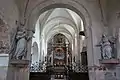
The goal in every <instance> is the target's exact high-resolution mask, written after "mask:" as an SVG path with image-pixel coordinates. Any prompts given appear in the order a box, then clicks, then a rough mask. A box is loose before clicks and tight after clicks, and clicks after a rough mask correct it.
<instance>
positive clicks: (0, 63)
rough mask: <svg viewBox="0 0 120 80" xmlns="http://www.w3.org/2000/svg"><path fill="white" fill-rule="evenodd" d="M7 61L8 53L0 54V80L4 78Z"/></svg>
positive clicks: (4, 79)
mask: <svg viewBox="0 0 120 80" xmlns="http://www.w3.org/2000/svg"><path fill="white" fill-rule="evenodd" d="M8 61H9V56H8V54H0V80H6V76H7V69H8Z"/></svg>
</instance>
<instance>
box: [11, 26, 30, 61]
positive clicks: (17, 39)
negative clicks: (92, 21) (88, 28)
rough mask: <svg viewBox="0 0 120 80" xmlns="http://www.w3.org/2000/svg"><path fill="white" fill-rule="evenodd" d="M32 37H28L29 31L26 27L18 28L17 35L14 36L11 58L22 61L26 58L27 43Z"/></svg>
mask: <svg viewBox="0 0 120 80" xmlns="http://www.w3.org/2000/svg"><path fill="white" fill-rule="evenodd" d="M30 38H32V36H31V37H30V36H27V30H26V29H25V28H24V26H20V27H17V30H16V32H15V34H14V35H13V36H12V40H11V41H12V44H11V50H10V52H9V53H10V58H11V59H15V60H16V59H17V60H22V59H23V58H25V57H26V53H27V50H26V48H27V41H28V40H30Z"/></svg>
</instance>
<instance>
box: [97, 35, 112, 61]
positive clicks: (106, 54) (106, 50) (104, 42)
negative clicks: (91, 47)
mask: <svg viewBox="0 0 120 80" xmlns="http://www.w3.org/2000/svg"><path fill="white" fill-rule="evenodd" d="M97 46H100V48H101V56H102V58H103V59H111V58H112V54H113V51H112V50H113V49H112V45H111V41H110V40H109V39H108V37H107V36H106V35H104V34H103V35H102V38H101V41H100V43H99V45H97Z"/></svg>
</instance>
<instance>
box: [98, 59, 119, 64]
mask: <svg viewBox="0 0 120 80" xmlns="http://www.w3.org/2000/svg"><path fill="white" fill-rule="evenodd" d="M99 62H100V63H101V64H120V60H119V59H99Z"/></svg>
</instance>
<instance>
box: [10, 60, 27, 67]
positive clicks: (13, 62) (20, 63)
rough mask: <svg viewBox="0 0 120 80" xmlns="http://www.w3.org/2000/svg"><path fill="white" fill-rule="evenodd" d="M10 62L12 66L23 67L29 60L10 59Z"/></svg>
mask: <svg viewBox="0 0 120 80" xmlns="http://www.w3.org/2000/svg"><path fill="white" fill-rule="evenodd" d="M10 64H11V65H12V66H14V67H21V68H22V67H25V66H27V65H29V60H11V61H10Z"/></svg>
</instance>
